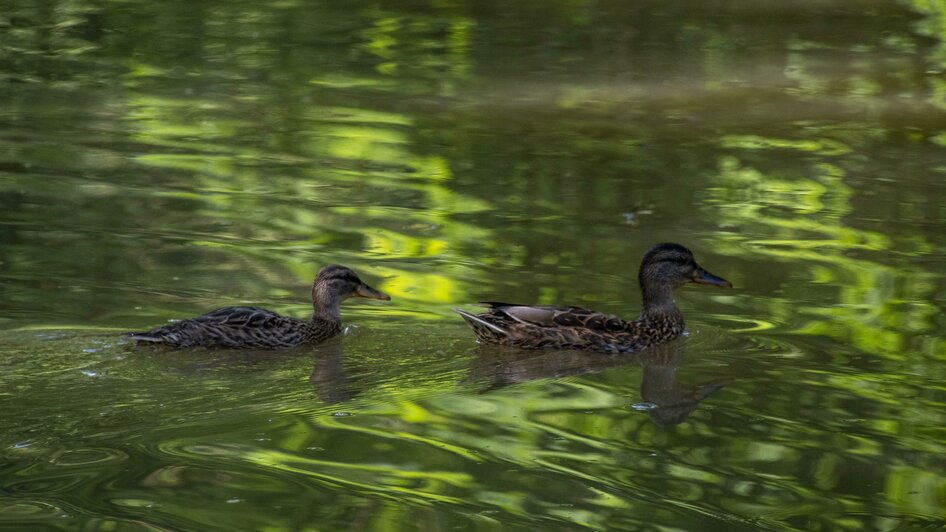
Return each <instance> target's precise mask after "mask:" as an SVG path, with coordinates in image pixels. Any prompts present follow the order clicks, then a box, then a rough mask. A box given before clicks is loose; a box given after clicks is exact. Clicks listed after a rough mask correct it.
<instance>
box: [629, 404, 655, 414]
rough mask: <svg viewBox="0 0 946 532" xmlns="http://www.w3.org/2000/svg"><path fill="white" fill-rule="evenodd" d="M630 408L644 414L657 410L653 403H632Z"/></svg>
mask: <svg viewBox="0 0 946 532" xmlns="http://www.w3.org/2000/svg"><path fill="white" fill-rule="evenodd" d="M631 408H633V409H634V410H638V411H640V412H646V411H647V410H653V409H655V408H657V405H655V404H654V403H634V404H632V405H631Z"/></svg>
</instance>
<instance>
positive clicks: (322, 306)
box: [312, 284, 342, 322]
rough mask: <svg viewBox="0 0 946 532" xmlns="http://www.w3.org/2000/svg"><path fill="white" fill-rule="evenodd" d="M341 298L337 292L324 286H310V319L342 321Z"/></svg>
mask: <svg viewBox="0 0 946 532" xmlns="http://www.w3.org/2000/svg"><path fill="white" fill-rule="evenodd" d="M341 306H342V298H341V297H339V295H338V292H336V291H334V290H330V289H329V288H328V287H327V286H324V285H319V284H316V285H313V286H312V319H313V320H324V321H335V322H339V321H342V314H341Z"/></svg>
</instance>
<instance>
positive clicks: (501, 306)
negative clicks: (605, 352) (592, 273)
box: [488, 303, 628, 331]
mask: <svg viewBox="0 0 946 532" xmlns="http://www.w3.org/2000/svg"><path fill="white" fill-rule="evenodd" d="M488 304H489V305H490V309H489V312H488V314H492V315H495V316H497V317H498V316H508V317H509V318H512V319H513V320H516V321H518V322H521V323H526V324H530V325H535V326H538V327H581V328H586V329H593V330H596V331H624V330H626V329H627V325H628V322H627V321H625V320H622V319H621V318H619V317H617V316H613V315H611V314H604V313H602V312H596V311H594V310H590V309H586V308H581V307H571V306H551V305H516V304H509V303H488Z"/></svg>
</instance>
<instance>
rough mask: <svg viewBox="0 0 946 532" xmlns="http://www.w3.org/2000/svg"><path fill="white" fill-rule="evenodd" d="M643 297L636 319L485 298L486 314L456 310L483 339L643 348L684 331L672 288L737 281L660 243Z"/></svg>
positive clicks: (651, 256) (540, 345) (647, 258)
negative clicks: (691, 284) (487, 301)
mask: <svg viewBox="0 0 946 532" xmlns="http://www.w3.org/2000/svg"><path fill="white" fill-rule="evenodd" d="M638 280H639V282H640V287H641V295H642V297H643V307H642V310H641V314H640V316H639V317H638V318H637V319H636V320H633V321H627V320H623V319H621V318H619V317H617V316H611V315H609V314H603V313H601V312H595V311H593V310H588V309H584V308H579V307H553V306H530V305H515V304H508V303H495V302H493V303H486V304H487V305H489V309H488V310H487V311H486V312H484V313H482V314H476V315H474V314H470V313H468V312H464V311H462V310H459V309H458V310H457V312H458V313H459V314H460V315H461V316H463V318H464V319H465V320H466V321H467V323H469V324H470V326H471V327H472V328H473V332H474V334H476V337H477V338H478V339H479V340H480V341H481V342H486V343H494V344H503V345H509V346H515V347H525V348H531V349H589V350H594V351H602V352H605V353H625V352H631V351H638V350H640V349H643V348H645V347H649V346H651V345H656V344H659V343H662V342H666V341H669V340H672V339H674V338H676V337H678V336H680V335H681V334H682V333H683V331H684V328H685V324H684V321H683V314H681V313H680V309H679V308H677V304H676V302H675V301H674V300H673V290H674V289H675V288H677V287H679V286H681V285H683V284H686V283H691V282H692V283H701V284H712V285H717V286H732V285H731V284H730V283H729V282H728V281H726V280H724V279H721V278H719V277H716V276H715V275H713V274H711V273H709V272H707V271H706V270H704V269H703V268H702V267H700V265H699V264H697V263H696V261H695V260H694V259H693V254H692V253H691V252H690V250H688V249H687V248H685V247H683V246H681V245H680V244H669V243H665V244H657V245H656V246H654V247H653V248H651V249H650V251H648V252H647V253H646V254H645V255H644V258H643V259H642V260H641V268H640V273H639V274H638Z"/></svg>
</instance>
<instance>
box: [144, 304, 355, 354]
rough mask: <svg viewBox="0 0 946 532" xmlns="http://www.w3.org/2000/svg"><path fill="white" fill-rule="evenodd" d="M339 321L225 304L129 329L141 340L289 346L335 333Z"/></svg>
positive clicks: (178, 344) (183, 344)
mask: <svg viewBox="0 0 946 532" xmlns="http://www.w3.org/2000/svg"><path fill="white" fill-rule="evenodd" d="M339 330H340V329H339V327H338V324H323V326H322V327H315V326H314V325H313V323H312V322H310V321H306V320H299V319H296V318H290V317H288V316H281V315H279V314H276V313H275V312H273V311H271V310H266V309H263V308H259V307H224V308H219V309H217V310H214V311H212V312H208V313H207V314H204V315H202V316H198V317H196V318H191V319H187V320H181V321H178V322H175V323H172V324H170V325H165V326H164V327H158V328H157V329H154V330H151V331H148V332H143V333H130V334H128V337H130V338H132V339H134V340H138V341H140V342H151V343H160V344H166V345H170V346H173V347H193V346H200V345H203V346H220V347H242V348H246V347H259V348H275V347H291V346H293V345H298V344H300V343H302V342H307V341H318V340H321V339H324V338H325V337H328V336H332V335H334V334H337V332H338V331H339Z"/></svg>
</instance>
